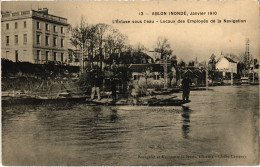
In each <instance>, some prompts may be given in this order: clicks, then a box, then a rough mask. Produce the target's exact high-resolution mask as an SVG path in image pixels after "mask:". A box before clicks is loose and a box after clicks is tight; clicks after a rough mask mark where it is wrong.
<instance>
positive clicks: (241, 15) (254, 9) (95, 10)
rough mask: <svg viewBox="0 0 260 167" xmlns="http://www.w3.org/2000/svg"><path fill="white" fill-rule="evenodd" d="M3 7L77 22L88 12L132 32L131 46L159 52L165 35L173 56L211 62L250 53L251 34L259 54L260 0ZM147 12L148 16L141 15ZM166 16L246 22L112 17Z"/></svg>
mask: <svg viewBox="0 0 260 167" xmlns="http://www.w3.org/2000/svg"><path fill="white" fill-rule="evenodd" d="M1 7H2V11H6V10H8V11H12V12H15V11H21V10H28V9H31V8H32V9H37V8H44V7H46V8H48V9H49V13H50V14H53V15H57V16H60V17H65V18H67V19H68V23H69V24H71V25H72V26H75V25H76V24H78V23H79V21H80V18H81V16H84V17H85V18H86V19H87V21H88V23H89V24H96V23H106V24H110V25H113V26H114V27H116V28H118V29H119V30H120V32H122V33H123V34H126V35H127V36H128V38H129V42H130V44H133V45H135V44H137V43H138V42H140V43H142V44H143V45H145V47H147V48H149V49H150V50H153V48H154V46H155V43H156V40H157V38H158V37H159V36H161V37H166V38H168V39H169V42H170V44H171V47H172V49H173V54H175V55H177V57H178V59H179V60H180V59H183V60H185V61H189V60H194V59H195V57H197V58H198V60H199V61H203V60H208V59H209V57H210V55H211V54H212V53H214V54H215V55H216V56H219V55H220V53H221V51H223V53H224V54H225V53H235V54H239V53H240V54H241V53H244V52H245V41H246V38H249V39H250V52H251V54H252V55H253V56H254V57H259V48H258V46H259V12H258V10H259V9H258V5H257V2H252V1H251V3H249V2H244V1H243V2H171V3H169V2H86V1H85V2H84V1H79V2H73V1H64V2H60V1H59V2H51V1H49V2H2V4H1ZM157 11H158V12H161V11H162V12H164V11H165V12H169V11H186V12H187V13H188V14H190V12H200V11H202V12H208V11H216V12H217V15H216V16H208V15H206V16H169V15H166V16H153V15H152V12H157ZM139 12H144V14H145V15H144V16H140V15H138V14H139ZM114 19H119V20H144V19H150V20H157V21H160V19H165V20H166V19H174V20H176V21H177V20H178V19H183V20H187V19H200V20H203V19H221V20H223V19H241V20H246V21H247V22H246V23H240V24H233V23H229V24H227V23H221V24H192V23H185V24H177V23H176V24H170V23H168V24H159V23H154V24H112V20H114Z"/></svg>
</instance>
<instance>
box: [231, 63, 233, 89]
mask: <svg viewBox="0 0 260 167" xmlns="http://www.w3.org/2000/svg"><path fill="white" fill-rule="evenodd" d="M231 86H233V68H232V67H231Z"/></svg>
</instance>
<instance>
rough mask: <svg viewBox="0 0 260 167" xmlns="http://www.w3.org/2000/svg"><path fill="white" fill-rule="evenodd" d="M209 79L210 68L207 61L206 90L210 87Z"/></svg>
mask: <svg viewBox="0 0 260 167" xmlns="http://www.w3.org/2000/svg"><path fill="white" fill-rule="evenodd" d="M208 79H209V70H208V64H207V63H206V90H208V89H209V83H208Z"/></svg>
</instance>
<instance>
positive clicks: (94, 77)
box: [91, 63, 118, 101]
mask: <svg viewBox="0 0 260 167" xmlns="http://www.w3.org/2000/svg"><path fill="white" fill-rule="evenodd" d="M97 69H98V68H94V70H92V71H91V87H92V88H91V100H94V98H95V95H96V94H97V100H101V95H100V88H101V86H102V83H103V77H104V76H103V75H102V73H101V71H100V70H97ZM105 69H106V71H109V72H111V73H110V74H109V75H108V76H105V77H108V78H106V80H109V83H110V84H109V85H110V89H111V91H112V99H113V101H116V96H117V95H116V85H117V80H118V78H117V72H118V71H117V66H116V64H115V63H113V64H112V66H111V67H105Z"/></svg>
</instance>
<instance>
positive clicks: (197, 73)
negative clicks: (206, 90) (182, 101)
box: [183, 68, 206, 86]
mask: <svg viewBox="0 0 260 167" xmlns="http://www.w3.org/2000/svg"><path fill="white" fill-rule="evenodd" d="M183 74H184V75H187V76H188V77H189V78H190V79H191V81H192V83H193V84H194V85H196V86H201V85H205V84H206V83H205V81H206V72H205V71H203V70H199V69H198V68H194V69H187V70H185V71H184V73H183Z"/></svg>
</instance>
